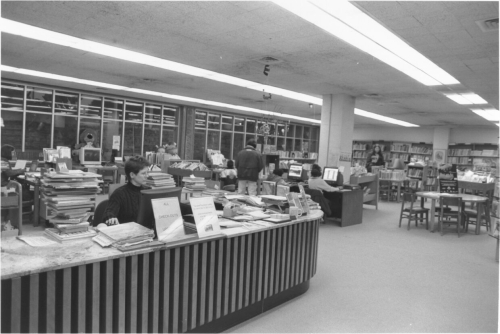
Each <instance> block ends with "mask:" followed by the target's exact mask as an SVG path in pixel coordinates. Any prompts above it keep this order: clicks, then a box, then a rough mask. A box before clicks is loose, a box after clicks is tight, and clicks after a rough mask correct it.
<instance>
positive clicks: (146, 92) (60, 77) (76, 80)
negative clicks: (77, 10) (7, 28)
mask: <svg viewBox="0 0 500 334" xmlns="http://www.w3.org/2000/svg"><path fill="white" fill-rule="evenodd" d="M0 69H1V70H2V71H5V72H13V73H18V74H23V75H29V76H35V77H40V78H46V79H53V80H60V81H66V82H74V83H78V84H83V85H89V86H94V87H103V88H109V89H116V90H122V91H127V92H133V93H139V94H144V95H151V96H159V97H164V98H167V99H173V100H180V101H186V102H192V103H200V104H204V105H209V106H216V107H221V108H229V109H235V110H242V111H248V112H254V113H259V114H264V115H271V116H275V117H283V118H287V119H295V120H298V121H303V122H310V123H313V124H321V121H320V120H315V119H311V118H306V117H300V116H294V115H288V114H282V113H277V112H272V111H267V110H260V109H255V108H249V107H244V106H239V105H234V104H229V103H222V102H217V101H209V100H202V99H196V98H192V97H187V96H181V95H172V94H166V93H161V92H155V91H151V90H145V89H139V88H130V87H126V86H120V85H113V84H108V83H104V82H99V81H92V80H86V79H79V78H73V77H68V76H64V75H58V74H52V73H46V72H40V71H33V70H28V69H23V68H16V67H11V66H6V65H1V66H0Z"/></svg>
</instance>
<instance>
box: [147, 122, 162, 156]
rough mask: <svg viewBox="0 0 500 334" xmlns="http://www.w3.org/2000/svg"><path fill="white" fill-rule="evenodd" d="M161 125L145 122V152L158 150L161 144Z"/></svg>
mask: <svg viewBox="0 0 500 334" xmlns="http://www.w3.org/2000/svg"><path fill="white" fill-rule="evenodd" d="M160 135H161V126H160V125H159V124H158V125H157V124H144V148H143V152H144V154H146V152H151V151H153V152H154V151H156V146H157V145H160Z"/></svg>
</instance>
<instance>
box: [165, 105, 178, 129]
mask: <svg viewBox="0 0 500 334" xmlns="http://www.w3.org/2000/svg"><path fill="white" fill-rule="evenodd" d="M176 125H177V109H173V108H167V107H163V126H176Z"/></svg>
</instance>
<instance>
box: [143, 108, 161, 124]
mask: <svg viewBox="0 0 500 334" xmlns="http://www.w3.org/2000/svg"><path fill="white" fill-rule="evenodd" d="M145 112H146V113H145V115H144V123H155V124H160V123H161V106H160V105H156V104H150V103H146V108H145Z"/></svg>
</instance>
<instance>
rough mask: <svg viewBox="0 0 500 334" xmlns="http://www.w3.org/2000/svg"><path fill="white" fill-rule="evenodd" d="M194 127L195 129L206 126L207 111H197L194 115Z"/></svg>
mask: <svg viewBox="0 0 500 334" xmlns="http://www.w3.org/2000/svg"><path fill="white" fill-rule="evenodd" d="M194 127H195V128H196V129H206V128H207V113H206V112H203V111H197V112H196V115H195V123H194Z"/></svg>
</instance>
